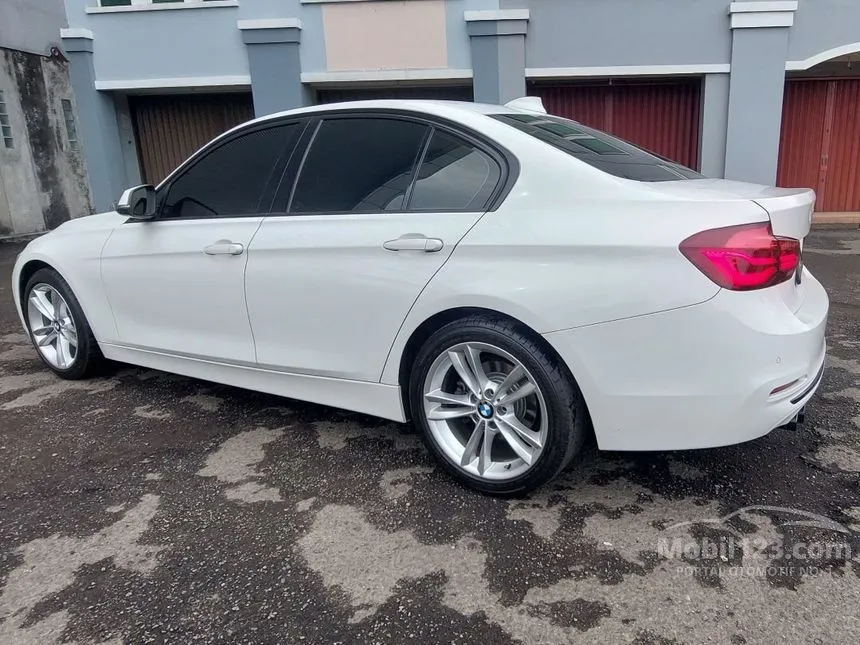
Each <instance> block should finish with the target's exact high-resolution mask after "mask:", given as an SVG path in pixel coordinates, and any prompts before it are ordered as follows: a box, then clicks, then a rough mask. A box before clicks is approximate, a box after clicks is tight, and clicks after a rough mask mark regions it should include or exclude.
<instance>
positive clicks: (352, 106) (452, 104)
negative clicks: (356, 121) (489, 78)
mask: <svg viewBox="0 0 860 645" xmlns="http://www.w3.org/2000/svg"><path fill="white" fill-rule="evenodd" d="M361 109H372V110H392V111H395V110H406V111H409V112H419V113H424V114H433V115H436V116H445V117H450V118H454V119H456V117H457V115H458V114H461V115H466V114H485V115H488V114H503V113H517V112H519V110H515V109H512V108H509V107H505V106H503V105H493V104H491V103H470V102H467V101H443V100H431V99H374V100H369V101H345V102H341V103H323V104H320V105H312V106H308V107H301V108H296V109H293V110H285V111H283V112H276V113H274V114H267V115H266V116H262V117H259V118H257V119H254V120H253V121H250V122H249V123H262V122H265V121H268V120H271V119H279V118H283V117H290V116H303V115H307V116H312V115H314V114H316V113H321V112H331V111H339V110H361Z"/></svg>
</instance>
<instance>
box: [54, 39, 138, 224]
mask: <svg viewBox="0 0 860 645" xmlns="http://www.w3.org/2000/svg"><path fill="white" fill-rule="evenodd" d="M63 44H64V46H65V48H66V52H67V55H68V57H69V61H70V78H71V82H72V87H73V88H74V90H75V96H76V98H77V103H78V114H79V116H80V119H79V126H80V127H79V131H80V136H81V140H82V142H83V152H84V158H85V159H86V166H87V172H88V174H89V178H90V190H91V195H92V201H93V205H94V206H95V209H96V210H97V211H106V210H110V209H111V208H113V206H114V204H115V203H116V200H117V199H119V196H120V195H121V194H122V191H123V190H125V189H126V188H127V187H128V186H127V183H128V182H127V178H126V164H127V162H126V160H125V159H124V157H123V150H122V140H121V138H120V128H119V123H118V121H117V109H116V103H115V102H114V96H113V95H112V94H111V93H109V92H98V91H96V90H95V89H94V87H95V69H94V67H93V53H92V51H90V49H91V48H92V41H87V40H86V39H73V40H68V39H67V40H66V41H65V42H64V43H63Z"/></svg>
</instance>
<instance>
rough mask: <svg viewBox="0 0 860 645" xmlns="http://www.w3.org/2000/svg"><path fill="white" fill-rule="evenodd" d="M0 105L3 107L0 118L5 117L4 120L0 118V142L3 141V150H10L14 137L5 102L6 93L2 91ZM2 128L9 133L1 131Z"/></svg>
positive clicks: (0, 90)
mask: <svg viewBox="0 0 860 645" xmlns="http://www.w3.org/2000/svg"><path fill="white" fill-rule="evenodd" d="M0 105H2V106H3V109H2V110H0V117H6V118H5V119H3V118H0V140H2V141H3V148H5V149H7V150H12V149H14V148H15V135H14V133H13V131H12V119H11V116H10V114H9V103H8V102H7V101H6V93H5V92H4V91H3V90H2V89H0ZM4 128H5V129H6V130H8V131H9V134H6V132H4V131H3V129H4Z"/></svg>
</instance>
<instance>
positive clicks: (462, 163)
mask: <svg viewBox="0 0 860 645" xmlns="http://www.w3.org/2000/svg"><path fill="white" fill-rule="evenodd" d="M500 174H501V173H500V171H499V166H498V164H497V163H496V162H495V161H494V160H493V159H491V158H490V157H489V156H487V155H486V154H485V153H484V152H482V151H481V150H479V149H478V148H476V147H475V146H474V145H472V144H471V143H468V142H466V141H464V140H463V139H460V138H459V137H456V136H453V135H450V134H447V133H445V132H442V131H440V130H435V131H434V132H433V137H432V138H431V139H430V145H429V146H428V147H427V152H426V153H425V155H424V158H423V159H422V160H421V167H420V168H419V170H418V178H417V180H416V181H415V187H414V188H413V189H412V196H411V197H410V199H409V210H419V211H444V210H476V211H477V210H483V209H484V208H485V207H486V205H487V202H488V201H489V199H490V197H491V196H492V194H493V192H494V191H495V189H496V185H497V184H498V183H499V177H500Z"/></svg>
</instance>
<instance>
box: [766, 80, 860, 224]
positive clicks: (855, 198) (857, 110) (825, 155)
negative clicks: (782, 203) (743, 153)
mask: <svg viewBox="0 0 860 645" xmlns="http://www.w3.org/2000/svg"><path fill="white" fill-rule="evenodd" d="M777 184H778V185H779V186H786V187H789V188H814V189H815V191H816V193H817V194H818V202H817V205H816V210H819V211H825V212H834V211H860V79H856V80H855V79H850V80H842V79H837V80H830V79H815V80H790V81H788V82H787V83H786V85H785V99H784V103H783V114H782V138H781V144H780V150H779V170H778V171H777Z"/></svg>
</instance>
